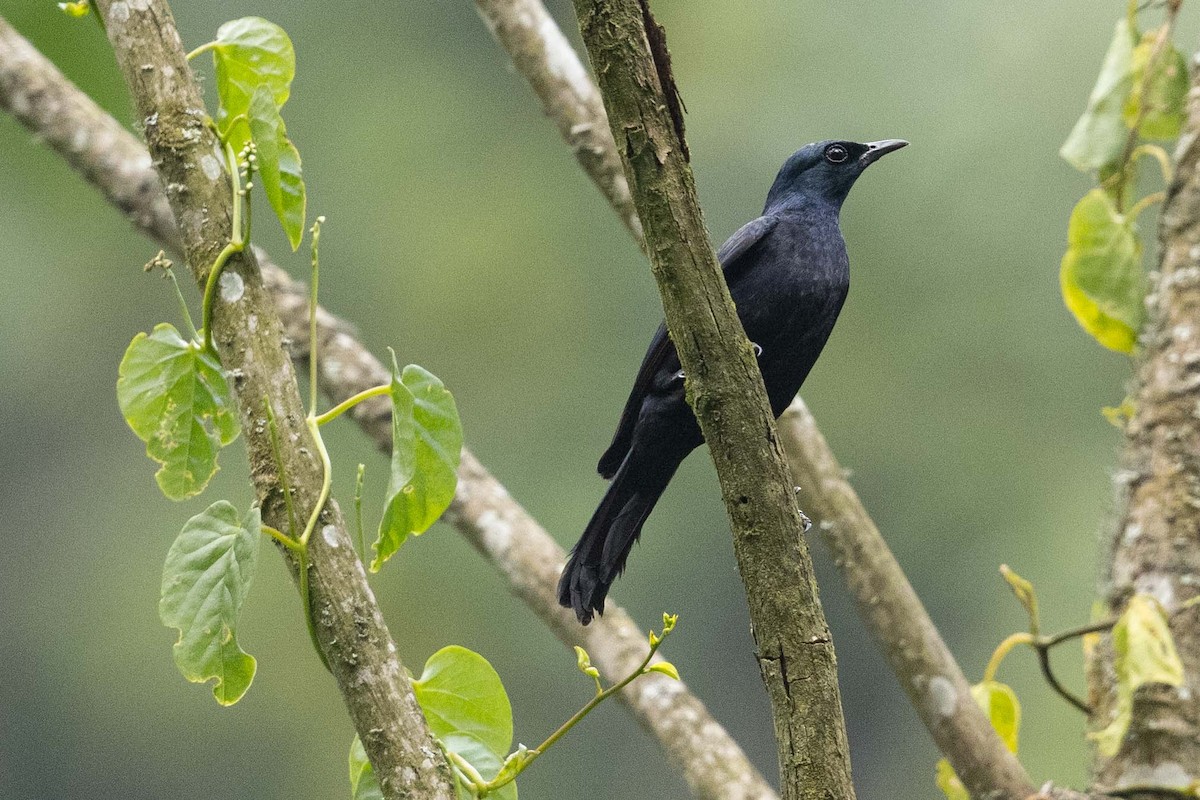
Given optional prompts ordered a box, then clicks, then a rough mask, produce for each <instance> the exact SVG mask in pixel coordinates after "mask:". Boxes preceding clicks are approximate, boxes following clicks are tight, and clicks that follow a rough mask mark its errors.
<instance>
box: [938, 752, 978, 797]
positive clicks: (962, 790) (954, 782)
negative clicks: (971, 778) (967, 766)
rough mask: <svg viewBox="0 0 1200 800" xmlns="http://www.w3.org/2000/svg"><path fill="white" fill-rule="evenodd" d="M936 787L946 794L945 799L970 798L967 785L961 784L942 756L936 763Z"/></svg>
mask: <svg viewBox="0 0 1200 800" xmlns="http://www.w3.org/2000/svg"><path fill="white" fill-rule="evenodd" d="M937 787H938V788H939V789H941V790H942V794H944V795H946V800H971V795H970V794H969V793H968V792H967V787H965V786H963V783H962V781H960V780H959V779H958V775H957V774H955V772H954V767H952V766H950V762H949V761H947V760H946V759H944V758H943V759H941V760H939V761H938V763H937Z"/></svg>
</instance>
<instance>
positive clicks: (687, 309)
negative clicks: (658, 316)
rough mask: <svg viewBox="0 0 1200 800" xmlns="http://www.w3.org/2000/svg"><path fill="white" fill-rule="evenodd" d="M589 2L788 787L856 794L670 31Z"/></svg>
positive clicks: (796, 517) (618, 7)
mask: <svg viewBox="0 0 1200 800" xmlns="http://www.w3.org/2000/svg"><path fill="white" fill-rule="evenodd" d="M575 9H576V13H577V14H578V15H579V27H580V31H581V32H582V34H583V40H584V43H585V44H586V45H587V49H588V54H589V55H590V57H591V61H592V67H593V71H594V72H595V74H596V75H597V76H598V77H599V83H600V89H601V93H602V95H603V97H604V105H605V108H606V110H607V111H608V116H609V127H610V128H611V130H612V131H613V136H614V138H615V139H617V140H618V141H619V144H618V152H620V153H621V158H622V162H623V163H624V165H625V174H626V177H627V178H628V179H629V183H630V187H631V188H632V190H633V198H634V203H635V204H636V205H637V210H638V216H639V217H640V218H641V220H642V225H643V227H644V229H645V234H646V243H647V248H646V249H647V250H648V251H649V253H650V257H651V263H652V267H653V271H654V277H655V280H656V281H657V282H658V288H659V292H660V294H661V295H662V300H663V309H664V311H665V312H666V319H667V327H668V329H669V330H670V333H671V339H672V341H674V343H675V347H676V350H677V352H678V354H679V360H680V363H681V365H682V366H683V371H684V373H685V374H686V375H687V378H686V384H685V385H686V388H687V397H688V402H689V403H690V404H691V406H692V408H693V409H694V410H695V412H696V418H697V420H698V421H699V423H700V428H701V430H702V431H703V433H704V438H705V441H707V442H708V447H709V453H710V455H711V456H712V459H713V463H714V464H715V466H716V468H717V476H718V478H719V479H720V482H721V489H722V494H723V496H724V500H725V507H726V509H727V510H728V512H729V517H730V521H731V523H732V527H733V539H734V553H735V555H736V556H737V561H738V568H739V570H740V572H741V575H742V582H743V583H744V584H745V587H746V598H747V601H748V603H749V607H750V622H751V628H752V631H753V634H754V639H755V643H756V645H757V653H756V656H757V659H758V664H759V668H760V670H761V672H762V677H763V682H764V684H765V685H766V687H767V693H768V695H769V696H770V699H771V709H772V714H773V717H774V721H775V740H776V744H777V747H778V752H779V770H780V783H781V789H782V795H783V797H784V798H788V799H789V800H790V799H791V798H817V797H820V798H828V799H829V800H843V799H851V798H853V797H854V787H853V785H852V783H851V780H850V758H849V746H848V744H847V741H846V729H845V722H844V721H843V717H842V705H841V697H840V695H839V690H838V682H837V665H836V660H835V656H834V649H833V642H832V639H831V637H830V633H829V628H828V626H827V625H826V623H825V615H824V613H823V612H822V610H821V604H820V601H819V600H818V598H817V586H816V582H815V580H814V578H813V572H812V563H811V561H810V559H809V555H808V548H807V546H806V545H805V542H804V538H803V532H804V527H803V523H802V517H801V514H800V510H799V508H798V507H797V506H796V499H795V492H794V491H793V488H792V482H791V476H790V475H789V474H788V471H787V465H786V463H785V462H784V457H783V451H782V449H781V448H780V446H779V442H778V439H777V435H776V431H775V420H774V417H773V415H772V414H771V409H770V407H769V405H768V403H767V395H766V389H765V388H764V387H763V381H762V375H761V374H760V373H759V371H758V365H757V363H756V361H755V357H754V351H753V350H752V349H751V347H750V343H749V342H748V341H747V339H746V334H745V331H744V330H743V329H742V325H741V322H740V320H739V319H738V315H737V311H736V309H735V308H734V306H733V301H732V299H730V296H729V289H728V287H727V286H726V285H725V280H724V277H723V276H722V274H721V267H720V265H719V264H718V263H717V258H716V254H715V253H714V252H713V248H712V245H711V244H710V243H709V239H708V231H707V230H706V229H705V227H704V221H703V219H702V216H701V213H700V205H699V201H698V200H697V198H696V189H695V184H694V181H693V178H692V171H691V167H690V165H689V164H688V163H687V159H686V154H687V149H686V145H685V143H684V139H683V126H682V124H681V119H680V116H679V114H678V108H679V104H678V98H677V96H676V93H675V86H674V83H673V80H672V78H671V74H670V63H669V59H668V57H667V54H666V48H665V41H664V34H663V31H662V29H661V28H659V27H658V25H657V23H655V22H654V19H653V17H652V16H651V15H650V11H649V8H648V6H647V5H646V0H575Z"/></svg>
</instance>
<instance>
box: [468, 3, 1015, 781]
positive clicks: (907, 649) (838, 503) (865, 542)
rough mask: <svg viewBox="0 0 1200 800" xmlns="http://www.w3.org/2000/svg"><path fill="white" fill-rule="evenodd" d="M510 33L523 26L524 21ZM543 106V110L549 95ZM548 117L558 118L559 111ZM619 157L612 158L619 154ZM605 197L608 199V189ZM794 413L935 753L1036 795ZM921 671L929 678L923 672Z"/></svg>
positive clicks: (848, 574) (526, 64)
mask: <svg viewBox="0 0 1200 800" xmlns="http://www.w3.org/2000/svg"><path fill="white" fill-rule="evenodd" d="M477 2H483V0H477ZM506 7H507V8H511V9H513V13H514V14H517V15H522V14H527V13H528V14H533V13H538V14H539V16H538V17H537V18H538V19H544V17H543V16H541V15H545V14H546V10H545V6H544V5H543V4H542V0H514V2H512V3H511V4H509V5H507V6H506ZM510 24H514V25H515V24H518V21H514V22H512V23H510ZM539 29H540V30H542V31H547V30H548V24H547V23H543V24H542V26H541V27H540V28H539ZM546 38H547V43H546V44H545V45H543V48H544V49H548V50H554V49H555V48H554V44H553V43H555V42H557V41H559V40H561V39H562V38H563V37H562V35H561V31H552V32H549V33H546ZM497 39H498V40H499V41H500V43H501V44H502V45H504V46H505V47H510V44H509V41H508V40H506V39H505V38H504V37H501V36H499V35H497ZM513 61H514V63H515V64H516V65H517V67H518V69H521V70H522V72H523V73H524V74H525V77H526V79H527V80H528V81H529V82H530V84H531V85H533V86H535V87H536V86H538V85H539V84H540V83H542V82H543V81H545V80H547V79H546V77H545V76H543V75H540V74H538V73H537V70H539V69H545V70H549V71H551V72H553V70H554V67H553V66H552V65H550V66H541V65H539V64H538V63H537V62H536V61H529V60H524V59H521V58H518V57H516V55H514V58H513ZM543 102H547V99H546V98H545V97H544V96H543ZM550 113H551V114H552V115H553V112H550ZM585 121H589V120H585ZM590 122H591V124H592V125H593V126H596V125H603V126H607V124H608V120H607V117H606V116H605V115H604V113H603V110H602V109H601V110H600V112H599V113H598V116H596V117H595V118H594V119H592V120H590ZM613 155H614V157H615V156H616V153H615V152H614V153H613ZM600 188H601V191H603V189H604V187H603V184H601V185H600ZM613 207H614V210H615V211H617V213H618V214H621V213H622V212H621V207H620V206H618V205H617V204H615V203H614V204H613ZM635 238H636V237H635ZM639 244H641V242H640V240H639ZM797 404H798V405H796V406H793V409H792V410H791V411H789V412H788V414H787V415H786V416H785V417H784V418H782V419H781V421H780V434H781V438H782V441H783V445H784V448H785V450H786V452H787V456H788V460H789V462H790V465H791V468H792V471H793V474H796V475H800V476H804V475H811V476H813V477H812V478H810V479H805V480H800V481H797V482H798V483H799V484H800V485H801V486H804V487H808V488H809V489H810V491H809V492H806V493H805V498H806V503H807V504H809V505H810V508H811V509H812V510H813V511H814V513H815V516H817V517H818V519H824V518H826V516H827V515H828V517H829V518H830V519H835V520H836V527H834V528H829V527H822V528H821V529H820V530H821V532H822V534H823V535H824V534H826V533H827V532H828V531H832V530H836V531H838V532H839V533H840V535H841V541H839V540H837V539H834V538H832V537H831V536H828V535H824V539H825V541H826V544H827V545H828V546H829V547H830V549H831V550H832V551H833V552H834V553H835V554H838V555H840V556H843V557H841V558H838V559H836V560H837V561H838V563H839V564H840V565H841V568H842V574H843V576H844V577H845V578H846V581H847V584H848V585H849V588H850V590H851V592H852V593H853V594H854V596H855V599H856V601H857V603H858V607H859V609H860V612H861V614H862V617H863V620H864V621H865V622H866V624H867V626H868V628H869V629H870V630H871V633H872V634H873V636H874V637H875V639H876V641H877V642H879V645H880V647H881V648H882V649H883V650H884V652H885V654H886V655H888V660H889V662H890V663H891V664H892V667H893V669H894V670H895V671H896V674H897V677H898V678H899V679H900V682H901V685H902V686H904V688H905V690H906V691H907V692H908V693H909V696H910V698H911V700H912V703H913V707H914V708H915V709H916V710H917V713H918V715H919V716H920V717H921V720H922V722H923V723H924V724H925V726H926V728H927V729H928V730H929V732H930V734H931V736H932V737H933V739H934V741H935V742H936V743H937V744H938V747H939V749H941V751H942V752H943V754H944V755H946V757H947V758H948V759H949V761H950V763H951V764H952V765H953V766H954V768H955V770H956V771H957V772H958V773H959V775H960V776H961V777H962V778H963V779H964V781H965V782H966V785H967V786H968V787H969V788H970V789H971V790H972V791H973V792H976V793H977V794H978V795H979V796H988V793H989V792H993V791H997V790H998V791H1001V792H1003V794H1001V795H1000V796H1001V797H1008V798H1016V797H1020V798H1024V797H1025V796H1027V795H1029V794H1031V793H1032V792H1033V789H1032V782H1031V781H1030V779H1029V777H1028V775H1026V773H1025V771H1024V769H1023V768H1022V767H1021V765H1020V764H1019V763H1018V762H1017V760H1016V759H1015V758H1014V757H1013V756H1012V755H1011V754H1010V753H1009V752H1008V750H1007V748H1006V747H1005V746H1004V743H1003V742H1002V741H1001V740H1000V738H999V737H998V736H997V735H996V734H995V731H994V730H992V727H991V724H990V723H989V722H988V720H987V717H986V716H984V714H983V712H982V711H980V710H979V709H978V708H977V707H976V706H975V704H974V703H972V702H969V701H968V698H969V695H968V693H967V691H965V689H966V688H967V681H966V679H965V678H964V677H963V673H962V669H961V668H960V667H959V665H958V664H957V662H956V661H955V660H954V657H953V655H952V654H951V653H950V651H949V648H947V647H946V644H945V642H944V641H943V640H942V637H941V634H940V633H938V630H937V628H936V627H935V626H934V624H933V622H932V620H931V619H930V618H929V614H928V612H927V611H926V610H925V608H924V606H923V605H922V604H921V602H920V599H919V598H917V597H916V595H915V593H914V592H913V591H912V587H911V586H910V585H909V583H908V578H907V577H906V576H905V574H904V571H903V569H902V568H901V567H900V564H899V563H898V562H897V561H896V559H895V557H894V556H893V555H892V553H891V551H890V550H889V549H888V548H887V546H886V544H885V543H884V541H883V538H882V537H881V536H880V535H879V531H878V528H877V527H876V526H875V523H874V522H873V521H872V520H871V517H870V515H869V514H867V512H866V509H865V508H864V507H863V505H862V502H861V500H860V499H859V498H858V495H857V494H856V493H855V492H854V489H853V487H852V486H850V484H849V482H848V481H846V479H845V477H844V475H843V473H842V471H841V468H840V467H839V466H838V465H837V462H836V460H835V459H834V457H833V453H832V452H831V451H830V450H829V446H828V444H827V443H826V442H825V438H824V437H823V436H822V435H821V433H820V431H819V430H818V428H817V426H816V423H815V421H814V420H813V418H812V416H811V414H810V413H809V412H808V411H807V409H806V408H804V407H803V406H802V405H800V401H799V400H797ZM802 408H803V411H802V412H801V411H800V409H802ZM848 537H849V538H848ZM851 539H855V540H857V543H858V544H857V546H854V547H849V546H845V545H846V543H847V542H849V541H851ZM861 554H871V557H870V558H865V557H862V556H861ZM879 586H886V587H892V588H893V589H894V591H895V596H896V597H901V596H902V597H903V598H904V599H905V602H903V603H901V604H900V605H898V606H897V607H895V608H893V609H892V612H891V613H890V614H888V615H883V614H881V613H880V612H879V609H878V606H879V601H878V592H877V591H876V587H879ZM902 661H907V662H908V666H904V664H903V663H902ZM922 669H925V670H926V671H925V672H921V671H920V670H922ZM918 675H923V676H924V678H925V679H924V680H923V681H920V682H919V686H918V684H914V683H912V682H911V680H912V679H913V678H915V677H917V676H918ZM937 676H941V677H944V678H945V679H946V681H947V682H948V683H949V684H950V686H951V688H952V689H953V690H954V693H955V697H956V698H957V700H958V702H956V704H955V706H954V709H953V713H951V714H949V715H943V714H940V713H938V711H937V710H938V708H939V707H940V706H939V704H938V703H936V702H934V695H933V693H934V692H936V691H938V689H939V687H941V686H943V685H944V684H943V683H942V682H941V681H933V680H931V679H932V678H933V677H937Z"/></svg>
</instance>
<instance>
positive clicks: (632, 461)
mask: <svg viewBox="0 0 1200 800" xmlns="http://www.w3.org/2000/svg"><path fill="white" fill-rule="evenodd" d="M907 144H908V142H905V141H903V140H900V139H885V140H883V141H879V142H867V143H866V144H860V143H858V142H840V141H826V142H817V143H815V144H810V145H806V146H805V147H802V148H801V149H800V150H798V151H796V153H794V154H793V155H792V156H791V157H790V158H789V159H788V160H787V161H786V162H784V165H783V167H782V168H781V169H780V170H779V174H778V176H776V178H775V183H774V184H773V185H772V186H771V191H770V192H768V194H767V202H766V206H765V207H764V208H763V213H762V216H761V217H759V218H758V219H755V220H751V221H750V222H748V223H746V224H745V225H743V226H742V227H741V228H739V229H738V230H737V232H735V233H734V234H733V236H731V237H729V241H727V242H725V244H723V245H722V246H721V249H720V251H719V252H718V253H717V258H718V259H719V260H720V262H721V267H722V269H723V270H724V272H725V281H726V282H727V283H728V284H729V293H730V294H731V295H732V296H733V300H734V303H736V304H737V310H738V316H739V317H741V320H742V327H743V328H745V330H746V335H747V336H748V337H749V339H750V341H751V342H752V343H753V344H754V351H755V353H756V354H757V356H758V366H759V369H760V370H761V371H762V376H763V382H764V383H765V384H766V388H767V395H768V397H769V398H770V401H771V411H772V412H773V413H774V414H775V416H776V417H778V416H779V415H780V414H782V413H783V410H784V409H785V408H787V406H788V404H789V403H790V402H791V401H792V398H793V397H795V395H796V393H797V392H798V391H799V390H800V386H801V384H803V383H804V379H805V378H806V377H808V373H809V370H811V369H812V367H813V364H814V363H816V360H817V357H818V356H819V355H820V354H821V349H822V348H823V347H824V346H825V341H826V340H827V339H828V338H829V334H830V332H831V331H832V330H833V324H834V322H836V321H837V316H838V312H839V311H841V308H842V303H843V302H844V301H845V299H846V292H847V290H848V289H849V286H850V263H849V261H848V259H847V257H846V243H845V241H844V240H843V239H842V232H841V229H840V228H839V227H838V213H839V212H840V211H841V208H842V202H843V201H844V200H845V199H846V196H847V195H848V194H849V192H850V187H851V186H853V185H854V181H855V180H857V179H858V176H859V175H861V174H862V172H863V170H865V169H866V168H867V167H868V166H870V165H871V164H872V163H874V162H875V161H876V160H878V159H879V158H880V157H882V156H884V155H886V154H888V153H890V152H892V151H894V150H899V149H900V148H901V147H904V146H905V145H907ZM703 441H704V437H703V435H702V434H701V432H700V426H699V424H698V423H697V422H696V417H695V415H694V414H693V413H692V409H691V407H690V406H688V404H687V401H686V399H685V398H684V374H683V371H682V370H681V368H680V364H679V356H678V355H677V354H676V352H675V346H674V344H672V342H671V339H670V337H669V336H668V335H667V329H666V326H665V325H659V327H658V332H657V333H655V335H654V338H653V339H652V340H651V342H650V349H649V350H648V351H647V352H646V357H645V358H644V359H643V360H642V367H641V369H640V370H639V371H638V375H637V378H636V379H635V380H634V382H633V390H632V391H631V392H630V394H629V400H628V401H627V402H626V403H625V410H624V411H623V412H622V414H621V420H620V422H619V423H618V425H617V432H616V435H615V436H613V440H612V444H611V445H609V448H608V450H607V451H606V452H605V453H604V455H603V456H602V457H601V458H600V464H599V467H598V469H599V471H600V475H601V476H603V477H605V478H611V479H612V483H611V484H610V485H609V487H608V491H607V492H606V493H605V495H604V499H603V500H601V501H600V505H599V507H598V508H597V509H596V512H595V513H594V514H593V515H592V519H591V521H590V522H589V523H588V525H587V528H586V529H584V532H583V535H582V536H581V537H580V539H579V542H578V543H577V544H576V545H575V548H574V549H573V550H572V551H571V556H570V558H569V559H568V560H567V565H566V567H565V568H564V569H563V573H562V577H561V578H560V580H559V584H558V600H559V602H560V603H561V604H562V605H563V606H565V607H567V608H572V609H574V610H575V615H576V616H577V617H578V618H579V621H580V622H581V623H583V624H584V625H586V624H588V623H589V622H591V620H592V615H593V613H601V614H603V613H604V599H605V597H606V596H607V595H608V590H609V589H610V588H611V587H612V584H613V581H615V580H616V578H617V576H618V575H620V574H621V572H622V570H624V568H625V559H626V558H627V557H628V556H629V551H630V550H631V549H632V548H633V544H634V542H636V541H637V539H638V536H639V535H640V534H641V530H642V525H643V524H644V523H645V522H646V517H648V516H649V515H650V512H651V510H653V508H654V504H655V503H657V502H658V498H659V497H660V496H662V493H663V491H664V490H665V489H666V488H667V484H668V483H669V482H670V480H671V477H672V476H673V475H674V474H675V470H676V469H677V468H678V467H679V464H680V463H681V462H682V461H683V459H684V458H685V457H686V456H687V454H688V453H690V452H691V451H692V450H694V449H696V448H697V447H698V446H699V445H700V444H701V443H702V442H703Z"/></svg>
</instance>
